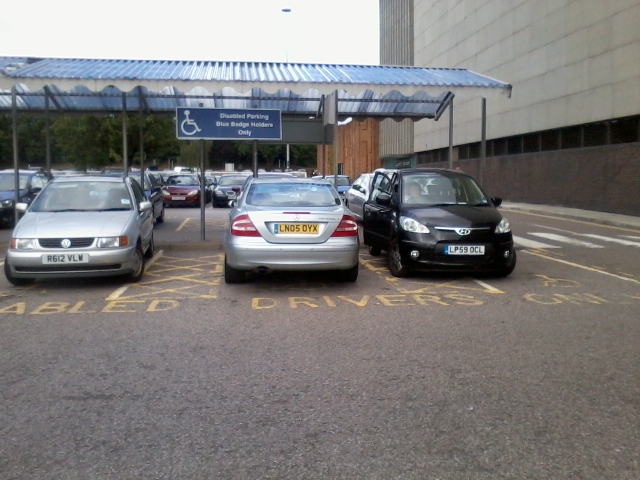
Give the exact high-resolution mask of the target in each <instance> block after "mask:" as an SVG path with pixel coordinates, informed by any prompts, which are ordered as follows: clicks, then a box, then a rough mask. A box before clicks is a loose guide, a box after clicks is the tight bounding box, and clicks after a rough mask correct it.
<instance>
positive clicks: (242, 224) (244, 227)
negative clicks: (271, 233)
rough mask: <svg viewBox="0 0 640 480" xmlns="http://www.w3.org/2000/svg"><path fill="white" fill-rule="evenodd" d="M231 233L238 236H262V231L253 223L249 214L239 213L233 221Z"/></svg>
mask: <svg viewBox="0 0 640 480" xmlns="http://www.w3.org/2000/svg"><path fill="white" fill-rule="evenodd" d="M231 235H236V236H238V237H260V236H261V235H260V232H258V229H257V228H256V226H255V225H254V224H253V222H252V221H251V219H250V218H249V215H239V216H238V217H236V218H235V219H234V220H233V223H231Z"/></svg>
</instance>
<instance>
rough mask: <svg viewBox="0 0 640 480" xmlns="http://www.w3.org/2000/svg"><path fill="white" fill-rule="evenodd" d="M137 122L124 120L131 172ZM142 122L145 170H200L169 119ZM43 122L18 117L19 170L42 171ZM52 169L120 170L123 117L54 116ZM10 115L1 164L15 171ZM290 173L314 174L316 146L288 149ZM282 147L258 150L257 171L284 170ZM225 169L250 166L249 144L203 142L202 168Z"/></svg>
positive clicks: (194, 144)
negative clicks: (177, 167) (171, 166)
mask: <svg viewBox="0 0 640 480" xmlns="http://www.w3.org/2000/svg"><path fill="white" fill-rule="evenodd" d="M140 120H141V119H140V116H139V115H138V114H136V113H129V115H128V116H127V145H128V148H127V157H128V158H127V161H128V163H129V165H130V166H133V167H137V166H139V165H140V131H139V125H140ZM142 121H143V129H144V136H143V147H144V155H145V158H144V164H145V165H147V166H148V165H151V164H156V165H157V164H163V163H164V164H169V163H171V162H173V163H174V164H178V165H185V166H191V167H198V166H199V165H200V155H201V150H200V149H201V147H200V145H201V143H200V142H199V141H178V140H177V139H176V133H175V119H174V117H173V116H169V115H145V116H143V117H142ZM45 122H46V119H45V116H44V115H43V114H42V115H35V114H19V116H18V150H19V151H18V155H19V159H20V166H23V167H26V166H27V165H39V166H44V165H45V163H46V123H45ZM50 131H51V153H52V167H53V168H56V166H62V167H66V166H67V165H68V164H71V165H73V167H75V168H78V169H90V168H101V167H103V166H106V165H111V164H119V165H123V163H124V158H123V142H122V115H121V114H106V115H82V116H80V115H69V114H65V115H52V117H51V124H50ZM12 138H13V136H12V117H11V115H1V116H0V164H1V165H2V166H3V167H4V168H10V167H11V166H13V140H12ZM289 153H290V162H291V167H292V168H301V167H307V168H313V167H315V165H316V147H315V145H291V146H290V152H289ZM285 161H286V145H283V144H262V143H261V144H259V145H258V166H259V168H266V169H268V170H272V169H273V168H278V166H279V167H280V168H284V167H285ZM225 163H234V164H235V165H236V168H237V169H243V168H251V166H252V165H253V144H252V142H243V141H236V142H231V141H223V140H221V141H213V142H212V141H205V168H214V169H223V168H224V164H225Z"/></svg>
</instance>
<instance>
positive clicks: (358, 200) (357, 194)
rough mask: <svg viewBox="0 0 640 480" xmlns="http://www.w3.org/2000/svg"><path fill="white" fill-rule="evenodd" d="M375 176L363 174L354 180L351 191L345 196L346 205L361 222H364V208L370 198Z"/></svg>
mask: <svg viewBox="0 0 640 480" xmlns="http://www.w3.org/2000/svg"><path fill="white" fill-rule="evenodd" d="M374 175H375V174H373V173H363V174H362V175H360V176H359V177H358V178H356V179H355V180H354V182H353V183H352V184H351V186H350V187H349V190H347V191H346V192H345V194H344V204H345V205H346V206H347V208H348V209H349V210H350V211H351V213H352V214H353V216H354V217H355V218H356V220H358V221H359V222H361V221H362V208H363V206H364V202H366V201H367V199H368V198H369V191H370V189H371V180H373V176H374Z"/></svg>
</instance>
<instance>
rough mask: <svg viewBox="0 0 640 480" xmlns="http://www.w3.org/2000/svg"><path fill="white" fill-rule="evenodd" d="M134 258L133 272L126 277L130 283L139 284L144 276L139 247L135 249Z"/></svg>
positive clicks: (142, 257)
mask: <svg viewBox="0 0 640 480" xmlns="http://www.w3.org/2000/svg"><path fill="white" fill-rule="evenodd" d="M134 256H135V259H134V266H133V271H132V272H131V273H129V275H128V276H127V277H128V279H129V281H130V282H132V283H136V282H139V281H140V279H141V278H142V276H143V275H144V252H143V251H142V247H141V246H140V245H138V246H137V247H136V249H135V254H134Z"/></svg>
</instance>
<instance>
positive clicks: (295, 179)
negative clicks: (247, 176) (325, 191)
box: [251, 176, 331, 185]
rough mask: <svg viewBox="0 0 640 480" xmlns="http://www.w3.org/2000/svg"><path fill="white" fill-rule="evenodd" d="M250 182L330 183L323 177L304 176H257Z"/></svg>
mask: <svg viewBox="0 0 640 480" xmlns="http://www.w3.org/2000/svg"><path fill="white" fill-rule="evenodd" d="M251 183H303V184H308V183H311V184H321V185H331V184H330V183H329V182H328V181H327V180H325V179H323V178H304V177H296V176H291V177H286V178H285V177H275V176H272V177H257V178H253V179H252V181H251Z"/></svg>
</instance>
